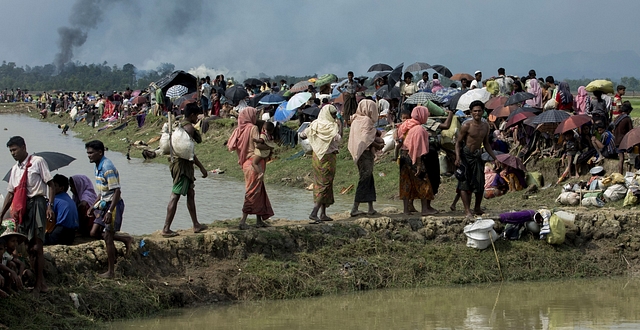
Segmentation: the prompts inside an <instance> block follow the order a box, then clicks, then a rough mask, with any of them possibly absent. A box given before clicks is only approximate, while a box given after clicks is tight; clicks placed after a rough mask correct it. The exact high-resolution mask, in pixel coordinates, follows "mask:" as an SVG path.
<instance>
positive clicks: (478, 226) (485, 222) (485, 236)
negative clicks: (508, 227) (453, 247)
mask: <svg viewBox="0 0 640 330" xmlns="http://www.w3.org/2000/svg"><path fill="white" fill-rule="evenodd" d="M494 224H495V222H494V221H493V220H491V219H479V220H476V222H474V223H472V224H470V225H466V226H464V234H465V236H467V246H468V247H470V248H474V249H479V250H484V249H486V248H488V247H489V245H491V242H492V241H494V242H495V240H497V239H498V233H496V231H495V230H493V225H494Z"/></svg>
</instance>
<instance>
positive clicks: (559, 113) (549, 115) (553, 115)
mask: <svg viewBox="0 0 640 330" xmlns="http://www.w3.org/2000/svg"><path fill="white" fill-rule="evenodd" d="M569 117H571V115H570V114H569V113H568V112H566V111H564V110H547V111H545V112H543V113H541V114H540V115H539V116H538V117H536V118H535V119H534V120H533V121H532V122H531V123H532V124H545V123H560V122H562V121H563V120H565V119H567V118H569Z"/></svg>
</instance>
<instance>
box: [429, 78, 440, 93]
mask: <svg viewBox="0 0 640 330" xmlns="http://www.w3.org/2000/svg"><path fill="white" fill-rule="evenodd" d="M442 88H443V87H442V85H441V84H440V79H433V86H432V87H431V93H435V92H437V91H439V90H441V89H442Z"/></svg>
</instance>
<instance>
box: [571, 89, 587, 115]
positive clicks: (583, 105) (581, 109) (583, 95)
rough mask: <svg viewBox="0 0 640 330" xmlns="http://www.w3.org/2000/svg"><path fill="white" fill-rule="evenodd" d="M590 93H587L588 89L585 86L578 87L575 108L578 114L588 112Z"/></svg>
mask: <svg viewBox="0 0 640 330" xmlns="http://www.w3.org/2000/svg"><path fill="white" fill-rule="evenodd" d="M588 97H589V94H588V93H587V89H586V88H585V87H584V86H580V87H578V95H576V97H575V99H574V102H575V105H574V107H573V108H574V109H576V114H578V115H581V114H583V113H586V112H587V98H588Z"/></svg>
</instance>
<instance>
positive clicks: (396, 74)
mask: <svg viewBox="0 0 640 330" xmlns="http://www.w3.org/2000/svg"><path fill="white" fill-rule="evenodd" d="M403 66H404V63H400V64H399V65H398V66H397V67H396V68H395V69H393V71H391V73H390V74H389V78H388V79H389V83H388V84H387V85H389V86H391V88H393V86H395V85H396V83H397V82H398V81H400V79H402V67H403Z"/></svg>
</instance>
